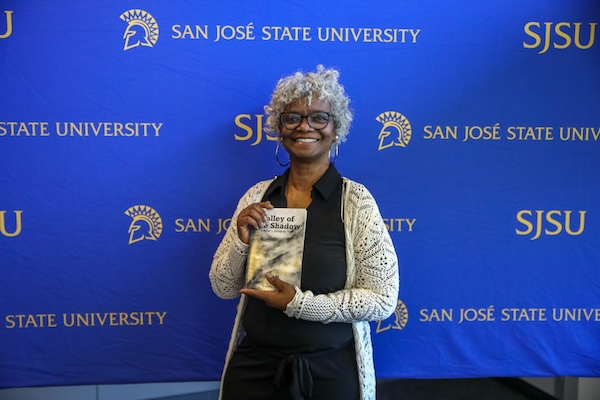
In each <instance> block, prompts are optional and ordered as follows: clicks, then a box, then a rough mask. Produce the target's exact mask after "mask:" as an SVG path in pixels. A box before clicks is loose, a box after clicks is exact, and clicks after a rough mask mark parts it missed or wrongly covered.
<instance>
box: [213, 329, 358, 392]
mask: <svg viewBox="0 0 600 400" xmlns="http://www.w3.org/2000/svg"><path fill="white" fill-rule="evenodd" d="M298 363H302V364H303V367H304V372H303V373H302V372H301V374H306V372H307V371H306V369H308V370H310V372H309V374H310V377H307V376H301V377H298V376H296V377H294V376H292V375H294V374H296V373H297V368H295V366H296V367H297V364H298ZM278 372H279V373H280V374H279V375H280V378H281V379H275V377H276V376H277V375H278ZM297 378H299V380H300V381H301V382H300V386H303V387H302V389H304V390H301V391H303V392H304V396H302V395H299V394H298V393H299V391H298V390H297V389H298V388H297V387H296V390H292V391H291V392H292V393H294V392H295V393H296V396H293V395H292V393H291V392H290V389H289V386H290V384H292V386H297V385H293V383H294V382H293V381H294V379H296V380H298V379H297ZM307 378H308V380H312V385H311V386H312V387H311V390H310V392H311V394H312V395H311V396H308V394H307V393H306V390H305V389H306V386H307V385H305V384H303V383H302V382H306V381H307ZM274 380H276V382H274ZM278 384H279V388H277V385H278ZM298 396H300V397H298ZM222 398H223V400H253V399H256V400H292V399H302V398H304V399H306V400H308V399H310V400H336V399H343V400H358V399H359V398H360V391H359V385H358V371H357V367H356V353H355V350H354V342H353V341H352V342H349V343H348V344H346V345H345V346H343V347H340V348H338V349H328V350H324V351H318V352H315V353H304V354H295V355H290V354H285V353H282V352H277V351H273V350H267V349H263V348H259V347H257V346H255V345H253V344H251V343H248V341H246V340H244V341H242V343H241V344H240V346H239V347H238V349H237V350H236V352H235V353H234V355H233V357H232V359H231V360H230V361H229V365H228V367H227V371H226V373H225V376H224V378H223V393H222Z"/></svg>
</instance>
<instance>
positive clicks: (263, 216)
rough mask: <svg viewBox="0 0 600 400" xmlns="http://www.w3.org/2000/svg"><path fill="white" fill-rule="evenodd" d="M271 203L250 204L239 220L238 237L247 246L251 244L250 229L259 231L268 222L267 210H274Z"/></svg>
mask: <svg viewBox="0 0 600 400" xmlns="http://www.w3.org/2000/svg"><path fill="white" fill-rule="evenodd" d="M273 207H274V206H273V204H271V202H270V201H263V202H260V203H254V204H250V205H249V206H248V207H246V208H244V209H243V210H242V211H241V212H240V214H239V215H238V218H237V222H236V223H237V231H238V237H239V238H240V240H241V241H242V242H244V243H245V244H249V243H250V229H251V228H254V229H258V228H260V227H262V226H263V225H264V223H265V222H267V213H265V209H270V208H273Z"/></svg>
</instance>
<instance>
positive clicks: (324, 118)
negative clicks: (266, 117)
mask: <svg viewBox="0 0 600 400" xmlns="http://www.w3.org/2000/svg"><path fill="white" fill-rule="evenodd" d="M331 117H332V115H331V114H329V113H327V112H325V111H317V112H314V113H312V114H308V115H302V114H298V113H297V112H291V111H288V112H284V113H282V114H281V115H280V116H279V121H280V122H281V125H282V126H283V127H284V128H286V129H296V128H297V127H299V126H300V125H301V124H302V120H303V119H304V118H306V122H308V126H310V127H311V128H313V129H324V128H325V127H326V126H327V124H328V123H329V119H330V118H331Z"/></svg>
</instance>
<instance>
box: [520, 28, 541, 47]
mask: <svg viewBox="0 0 600 400" xmlns="http://www.w3.org/2000/svg"><path fill="white" fill-rule="evenodd" d="M532 26H535V27H536V28H539V27H540V23H539V22H529V23H527V24H525V33H526V34H527V35H528V36H531V37H532V38H533V39H534V40H535V41H534V42H533V44H527V43H525V42H523V47H524V48H526V49H535V48H536V47H538V46H539V45H540V43H542V38H541V37H540V35H538V34H537V33H535V32H533V31H532V30H531V27H532Z"/></svg>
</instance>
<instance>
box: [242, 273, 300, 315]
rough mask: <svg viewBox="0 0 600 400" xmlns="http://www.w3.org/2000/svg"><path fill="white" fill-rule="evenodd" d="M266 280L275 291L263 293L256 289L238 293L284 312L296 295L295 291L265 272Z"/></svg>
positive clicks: (287, 284) (290, 286) (263, 291)
mask: <svg viewBox="0 0 600 400" xmlns="http://www.w3.org/2000/svg"><path fill="white" fill-rule="evenodd" d="M266 277H267V280H268V281H269V283H271V285H273V286H274V287H275V289H276V290H273V291H265V290H256V289H242V290H240V293H243V294H245V295H248V296H252V297H255V298H257V299H260V300H263V301H264V302H265V303H267V305H268V306H269V307H272V308H276V309H278V310H282V311H283V310H285V308H286V306H287V305H288V303H289V302H290V301H292V299H293V298H294V296H295V295H296V289H295V288H294V287H293V286H292V285H290V284H289V283H287V282H284V281H282V280H281V279H279V278H278V277H277V276H275V275H273V274H272V273H270V272H267V275H266Z"/></svg>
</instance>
